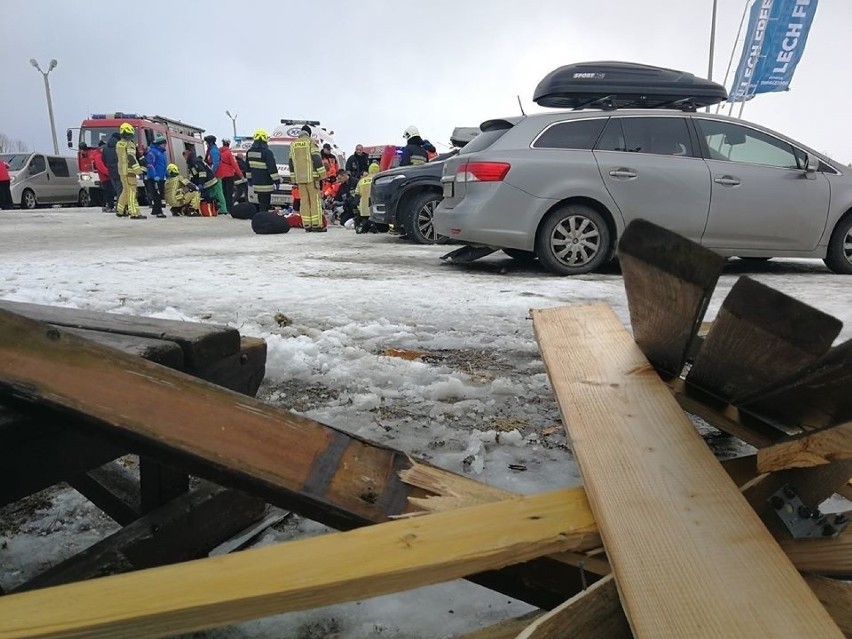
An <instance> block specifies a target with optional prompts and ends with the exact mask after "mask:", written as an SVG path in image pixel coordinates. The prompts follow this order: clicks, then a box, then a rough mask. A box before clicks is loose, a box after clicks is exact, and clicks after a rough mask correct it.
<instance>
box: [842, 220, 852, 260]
mask: <svg viewBox="0 0 852 639" xmlns="http://www.w3.org/2000/svg"><path fill="white" fill-rule="evenodd" d="M843 257H845V258H846V261H847V262H849V264H852V226H850V227H849V230H848V231H847V232H846V237H844V238H843Z"/></svg>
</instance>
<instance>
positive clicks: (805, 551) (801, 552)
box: [781, 528, 852, 579]
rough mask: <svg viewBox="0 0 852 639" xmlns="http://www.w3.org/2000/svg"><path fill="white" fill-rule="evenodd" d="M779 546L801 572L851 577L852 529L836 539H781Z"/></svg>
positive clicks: (848, 529)
mask: <svg viewBox="0 0 852 639" xmlns="http://www.w3.org/2000/svg"><path fill="white" fill-rule="evenodd" d="M781 548H783V549H784V552H786V553H787V556H788V557H789V558H790V561H792V562H793V564H794V565H795V566H796V568H798V569H799V570H800V571H802V572H814V573H819V574H823V575H835V576H837V577H843V578H846V579H849V578H852V529H850V528H847V529H846V530H845V531H843V532H842V533H841V534H840V536H839V537H838V538H837V539H790V538H789V537H788V538H786V539H782V540H781Z"/></svg>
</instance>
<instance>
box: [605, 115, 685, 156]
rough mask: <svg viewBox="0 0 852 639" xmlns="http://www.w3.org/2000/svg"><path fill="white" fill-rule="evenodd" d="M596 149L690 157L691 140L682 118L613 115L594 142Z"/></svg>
mask: <svg viewBox="0 0 852 639" xmlns="http://www.w3.org/2000/svg"><path fill="white" fill-rule="evenodd" d="M598 150H600V151H627V152H630V153H649V154H651V155H677V156H688V157H692V156H693V155H694V154H693V149H692V140H691V139H690V137H689V128H688V127H687V124H686V120H685V119H684V118H670V117H666V118H641V117H640V118H631V117H624V118H617V117H614V118H612V120H611V121H610V126H608V127H607V130H606V131H605V132H604V134H603V136H602V137H601V142H600V144H598Z"/></svg>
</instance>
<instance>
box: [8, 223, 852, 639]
mask: <svg viewBox="0 0 852 639" xmlns="http://www.w3.org/2000/svg"><path fill="white" fill-rule="evenodd" d="M447 250H449V249H447V248H446V247H424V246H417V245H413V244H409V243H406V242H402V241H400V240H398V239H395V238H391V237H388V236H384V235H355V234H354V233H353V232H351V231H348V230H345V229H342V228H332V229H330V231H329V232H328V233H326V234H322V235H320V234H311V235H308V234H305V233H304V232H302V231H299V230H295V231H292V232H290V233H289V234H287V235H278V236H258V235H255V234H254V233H252V231H251V229H250V227H249V224H248V223H247V222H241V221H237V220H232V219H230V218H227V217H221V218H211V219H207V218H203V219H198V218H167V219H162V220H161V219H153V218H149V219H147V220H144V221H131V220H120V219H117V218H116V217H115V216H112V215H107V214H103V213H101V212H100V211H99V210H97V209H49V210H40V211H37V212H34V213H27V212H21V211H12V212H10V211H4V212H2V215H0V273H2V278H0V298H6V299H11V300H19V301H27V302H36V303H42V304H56V305H62V306H72V307H79V308H89V309H94V310H103V311H111V312H118V313H132V314H138V315H151V316H154V317H163V318H174V319H186V320H194V321H209V322H216V323H222V324H230V325H232V326H234V327H236V328H238V329H239V330H240V332H241V333H243V334H244V335H255V336H259V337H263V338H264V339H266V340H267V342H268V345H269V357H268V363H267V374H266V380H265V382H264V385H263V387H262V388H261V391H260V393H259V396H260V397H261V398H262V399H264V400H266V401H270V402H272V403H275V404H278V405H281V406H284V407H287V408H290V409H293V410H297V411H300V412H303V413H305V414H307V415H309V416H311V417H313V418H316V419H319V420H321V421H323V422H326V423H329V424H333V425H335V426H337V427H339V428H342V429H344V430H347V431H349V432H352V433H355V434H358V435H361V436H364V437H367V438H369V439H372V440H374V441H380V442H383V443H387V444H389V445H391V446H394V447H396V448H400V449H402V450H405V451H407V452H410V453H412V454H413V455H415V456H419V457H423V458H426V459H429V460H431V461H432V462H433V463H436V464H438V465H440V466H443V467H445V468H448V469H450V470H453V471H456V472H465V473H469V474H471V475H472V476H474V477H476V478H477V479H479V480H481V481H485V482H487V483H490V484H493V485H496V486H500V487H503V488H507V489H510V490H514V491H518V492H522V493H533V492H540V491H544V490H549V489H554V488H558V487H564V486H570V485H575V484H577V483H578V482H579V477H578V472H577V468H576V466H575V465H574V463H573V461H572V457H571V453H570V451H569V450H568V449H567V447H566V446H565V439H564V436H563V435H562V434H561V430H559V429H553V428H552V427H553V426H554V425H558V424H559V423H560V422H559V413H558V409H557V407H556V404H555V402H554V400H553V398H552V395H551V392H550V390H549V387H548V383H547V378H546V375H545V373H544V369H543V366H542V364H541V360H540V358H539V356H538V351H537V348H536V345H535V341H534V339H533V335H532V323H531V322H530V320H529V319H528V311H529V309H530V308H533V307H547V306H555V305H563V304H569V303H574V302H584V301H591V300H606V301H608V302H609V303H610V304H612V306H613V307H614V308H615V310H616V312H617V314H618V315H619V317H620V318H621V319H622V321H624V322H625V324H626V323H627V319H628V318H627V304H626V300H625V296H624V291H623V286H622V281H621V277H620V276H619V275H618V273H617V272H616V271H611V272H608V273H605V274H596V275H588V276H582V277H575V278H555V277H550V276H548V275H546V274H545V273H543V272H542V271H541V270H540V269H539V268H538V267H537V266H523V265H520V264H518V263H516V262H514V261H513V260H511V259H510V258H508V257H503V256H500V255H498V254H495V255H494V256H491V257H489V258H486V259H484V260H481V261H479V262H477V263H474V264H471V265H469V266H467V267H459V266H450V265H445V264H442V263H441V262H440V261H439V260H438V257H439V256H440V255H442V254H443V253H445V252H447ZM740 274H748V275H750V276H753V277H755V278H757V279H759V280H761V281H763V282H765V283H767V284H769V285H771V286H774V287H776V288H778V289H780V290H782V291H784V292H786V293H789V294H791V295H793V296H795V297H798V298H799V299H802V300H804V301H806V302H808V303H810V304H812V305H814V306H816V307H818V308H821V309H823V310H825V311H827V312H829V313H831V314H833V315H835V316H837V317H839V318H840V319H842V320H844V322H846V326H845V327H844V330H843V333H842V335H841V338H842V339H848V338H849V337H852V324H850V322H849V321H848V320H850V319H852V278H847V277H843V276H838V275H833V274H831V273H830V272H829V271H828V270H827V269H826V268H825V267H824V266H823V264H822V262H819V261H806V260H773V261H772V262H769V263H766V264H763V265H758V266H756V267H755V266H747V265H746V264H745V263H743V262H738V261H736V260H733V261H731V262H730V264H729V266H728V269H727V271H726V273H725V275H724V276H723V278H722V280H721V283H720V286H719V288H718V290H717V294H716V296H715V297H714V300H713V303H712V304H711V308H710V312H709V314H708V317H712V316H713V315H715V312H716V310H717V309H718V306H719V304H720V302H721V300H722V299H723V297H724V295H725V294H726V293H727V291H728V290H730V287H731V286H732V285H733V283H734V282H735V281H736V278H737V277H738V276H739V275H740ZM282 314H283V316H285V317H283V318H282V317H281V315H282ZM388 349H404V350H416V351H421V352H423V353H424V355H423V357H422V358H421V359H420V360H418V361H408V360H406V359H403V358H400V357H393V356H386V355H383V353H385V352H386V351H387V350H388ZM708 442H710V443H711V444H712V445H714V446H715V447H716V448H717V452H719V454H722V455H725V454H730V453H731V452H732V451H733V450H735V447H732V445H731V443H730V440H725V439H717V438H714V437H711V436H708ZM510 464H511V465H517V466H520V467H524V468H526V470H525V471H516V470H511V469H509V465H510ZM114 529H115V526H114V524H111V523H110V521H109V520H108V519H106V518H105V517H104V516H102V515H100V514H99V512H98V511H97V510H96V509H95V508H94V507H92V506H90V505H89V504H88V503H87V502H86V501H85V500H84V499H82V498H81V497H80V496H79V495H78V494H77V493H76V492H74V491H72V490H70V489H63V488H61V487H60V488H55V489H52V490H50V491H46V492H45V493H42V494H41V495H38V496H36V497H33V498H31V499H30V500H28V501H27V502H26V503H24V504H18V505H12V506H10V507H7V508H6V509H2V510H0V587H3V588H4V589H8V588H11V587H14V586H15V585H17V584H19V583H21V582H23V581H25V580H26V579H27V578H28V577H30V576H31V575H33V574H36V573H38V572H40V571H41V570H43V569H44V568H45V567H47V566H49V565H51V564H54V563H56V562H57V561H60V560H62V559H63V558H65V557H67V556H69V555H71V554H74V553H75V552H77V551H78V550H80V549H82V548H84V547H86V546H87V545H89V544H91V543H93V542H94V541H96V540H97V539H99V538H101V537H102V536H104V535H106V534H108V533H109V532H111V531H112V530H114ZM324 532H327V529H325V528H324V527H322V526H319V525H318V524H315V523H313V522H309V521H304V520H301V519H299V518H296V517H292V518H289V519H288V520H286V521H285V522H284V523H282V524H281V525H279V526H277V527H276V528H274V529H271V530H269V531H268V532H267V533H266V534H265V535H264V537H263V538H262V540H261V542H260V543H262V544H268V543H273V542H275V541H281V540H286V539H290V538H293V537H295V536H304V535H311V534H322V533H324ZM528 610H529V608H528V607H527V606H526V605H525V604H522V603H520V602H516V601H510V600H508V599H507V598H506V597H503V596H500V595H497V594H495V593H492V592H490V591H487V590H484V589H481V588H479V587H477V586H474V585H472V584H469V583H467V582H461V581H460V582H455V583H452V584H445V585H441V586H436V587H432V588H425V589H420V590H418V591H413V592H409V593H403V594H400V595H394V596H388V597H381V598H376V599H372V600H368V601H363V602H358V603H353V604H347V605H341V606H334V607H331V608H325V609H321V610H315V611H309V612H305V613H297V614H291V615H285V616H281V617H274V618H269V619H265V620H261V621H257V622H251V623H247V624H242V625H240V626H235V627H232V628H227V629H221V630H216V631H210V632H207V633H199V634H198V635H197V636H199V637H201V636H203V637H211V638H216V639H219V638H225V637H258V638H265V637H269V638H272V637H276V638H277V637H296V638H299V639H309V638H319V637H332V638H339V639H344V638H345V639H361V638H366V637H375V636H381V637H387V638H389V639H396V638H402V637H406V638H410V639H427V638H429V639H433V638H436V637H453V636H456V635H458V634H461V633H463V632H465V631H470V630H473V629H476V628H479V627H483V626H485V625H487V624H489V623H493V622H496V621H499V620H500V619H502V618H505V617H508V616H515V615H518V614H522V613H524V612H527V611H528Z"/></svg>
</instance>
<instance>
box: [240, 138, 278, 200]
mask: <svg viewBox="0 0 852 639" xmlns="http://www.w3.org/2000/svg"><path fill="white" fill-rule="evenodd" d="M246 162H247V163H248V170H247V171H246V173H245V176H246V177H247V178H248V179H249V180H251V184H252V186H253V187H254V190H255V193H271V192H272V191H273V190H275V179H276V178H278V177H280V176H279V175H278V165H277V164H276V163H275V156H274V155H272V151H270V150H269V145H267V144H266V142H263V141H261V140H255V141H254V144H252V145H251V148H250V149H249V150H248V152H247V153H246Z"/></svg>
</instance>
